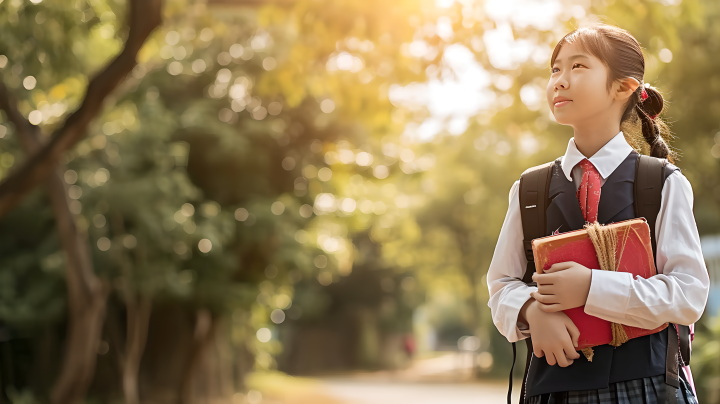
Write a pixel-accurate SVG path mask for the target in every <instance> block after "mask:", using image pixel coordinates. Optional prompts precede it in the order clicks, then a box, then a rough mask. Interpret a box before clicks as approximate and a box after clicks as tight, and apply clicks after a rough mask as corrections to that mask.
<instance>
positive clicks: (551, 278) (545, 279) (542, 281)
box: [532, 272, 557, 285]
mask: <svg viewBox="0 0 720 404" xmlns="http://www.w3.org/2000/svg"><path fill="white" fill-rule="evenodd" d="M556 278H557V275H555V274H551V273H544V274H539V273H537V272H535V273H534V274H533V276H532V279H533V281H535V282H537V284H538V285H552V284H554V283H555V281H556Z"/></svg>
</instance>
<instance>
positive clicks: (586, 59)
mask: <svg viewBox="0 0 720 404" xmlns="http://www.w3.org/2000/svg"><path fill="white" fill-rule="evenodd" d="M607 78H608V69H607V67H606V66H605V65H604V64H603V63H602V62H601V61H600V59H598V58H597V57H595V56H593V55H591V54H588V53H585V52H583V51H582V50H581V49H580V48H579V47H578V46H577V45H575V44H567V43H566V44H564V45H563V46H562V48H560V52H558V55H557V58H556V59H555V63H554V64H553V66H552V72H551V74H550V80H549V81H548V86H547V101H548V105H549V106H550V110H551V111H552V113H553V115H554V116H555V120H556V121H557V122H558V123H560V124H562V125H571V126H572V125H574V124H577V123H580V122H583V121H586V120H588V118H599V117H600V116H603V115H607V114H608V113H609V112H610V110H611V109H614V108H611V107H612V106H613V104H614V102H613V101H614V99H613V97H612V95H611V94H612V91H608V90H607V88H606V83H607Z"/></svg>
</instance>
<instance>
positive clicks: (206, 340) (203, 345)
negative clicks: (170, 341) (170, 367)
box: [178, 309, 217, 404]
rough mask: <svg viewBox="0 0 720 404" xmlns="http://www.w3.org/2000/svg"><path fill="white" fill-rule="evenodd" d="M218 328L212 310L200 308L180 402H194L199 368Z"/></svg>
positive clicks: (183, 403)
mask: <svg viewBox="0 0 720 404" xmlns="http://www.w3.org/2000/svg"><path fill="white" fill-rule="evenodd" d="M216 329H217V321H215V319H214V318H213V316H212V313H210V310H207V309H199V310H198V311H197V313H196V318H195V332H194V336H193V343H192V346H191V347H190V352H189V353H188V359H187V361H186V363H185V369H184V370H183V377H182V382H181V385H180V389H179V391H180V396H179V397H178V403H179V404H192V403H193V402H194V401H195V400H194V399H195V391H194V388H193V387H194V385H195V382H196V380H195V379H196V375H197V370H198V369H199V368H201V367H202V364H203V357H204V356H205V354H206V352H207V350H208V348H209V347H210V346H211V343H212V341H213V338H214V336H215V332H216Z"/></svg>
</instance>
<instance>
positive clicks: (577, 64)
mask: <svg viewBox="0 0 720 404" xmlns="http://www.w3.org/2000/svg"><path fill="white" fill-rule="evenodd" d="M575 66H583V65H581V64H580V63H575V64H573V67H575ZM583 67H585V66H583Z"/></svg>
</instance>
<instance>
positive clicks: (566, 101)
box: [555, 100, 572, 108]
mask: <svg viewBox="0 0 720 404" xmlns="http://www.w3.org/2000/svg"><path fill="white" fill-rule="evenodd" d="M571 102H572V100H563V101H558V102H556V103H555V108H560V107H562V106H565V105H567V104H569V103H571Z"/></svg>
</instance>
